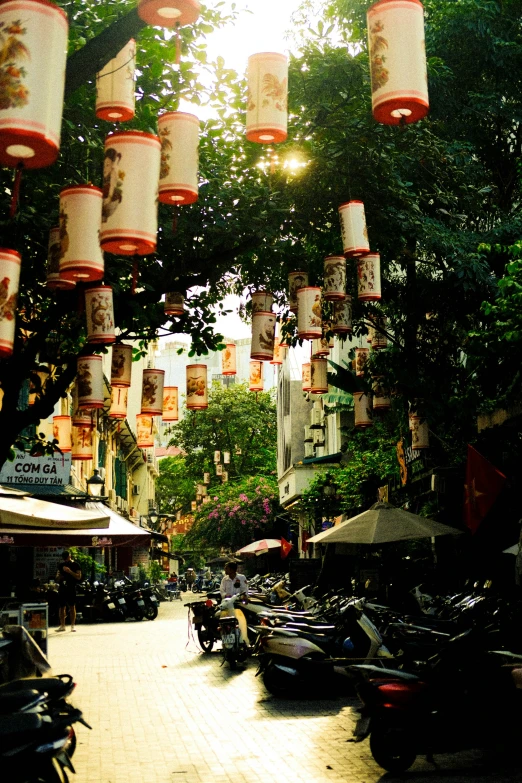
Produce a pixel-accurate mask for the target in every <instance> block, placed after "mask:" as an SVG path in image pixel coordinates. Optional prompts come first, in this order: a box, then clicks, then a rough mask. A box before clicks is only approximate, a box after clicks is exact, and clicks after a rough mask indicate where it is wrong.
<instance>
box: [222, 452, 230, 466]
mask: <svg viewBox="0 0 522 783" xmlns="http://www.w3.org/2000/svg"><path fill="white" fill-rule="evenodd" d="M223 462H224V463H225V465H229V464H230V451H224V452H223Z"/></svg>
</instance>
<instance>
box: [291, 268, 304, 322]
mask: <svg viewBox="0 0 522 783" xmlns="http://www.w3.org/2000/svg"><path fill="white" fill-rule="evenodd" d="M307 286H308V272H289V274H288V306H289V308H290V312H292V313H297V292H298V291H299V289H300V288H306V287H307Z"/></svg>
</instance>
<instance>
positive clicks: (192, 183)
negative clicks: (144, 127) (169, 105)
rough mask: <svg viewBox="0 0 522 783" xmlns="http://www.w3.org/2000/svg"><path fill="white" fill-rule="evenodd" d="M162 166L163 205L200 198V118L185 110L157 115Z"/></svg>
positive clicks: (161, 195) (159, 196) (161, 192)
mask: <svg viewBox="0 0 522 783" xmlns="http://www.w3.org/2000/svg"><path fill="white" fill-rule="evenodd" d="M158 136H159V138H160V142H161V167H160V179H159V195H158V198H159V200H160V201H161V202H163V203H164V204H193V203H194V202H195V201H197V200H198V144H199V119H198V118H197V117H196V116H195V115H194V114H187V113H186V112H183V111H169V112H167V113H166V114H162V115H161V116H160V117H159V118H158Z"/></svg>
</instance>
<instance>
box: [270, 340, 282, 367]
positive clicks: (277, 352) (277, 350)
mask: <svg viewBox="0 0 522 783" xmlns="http://www.w3.org/2000/svg"><path fill="white" fill-rule="evenodd" d="M284 348H285V346H284V345H283V346H282V345H281V338H280V337H276V338H275V340H274V353H273V356H272V358H271V360H270V364H283V351H284Z"/></svg>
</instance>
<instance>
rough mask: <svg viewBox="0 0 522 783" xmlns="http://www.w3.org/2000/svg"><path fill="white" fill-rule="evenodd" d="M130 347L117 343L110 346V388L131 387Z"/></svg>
mask: <svg viewBox="0 0 522 783" xmlns="http://www.w3.org/2000/svg"><path fill="white" fill-rule="evenodd" d="M131 377H132V345H126V344H125V343H118V344H117V345H113V346H112V362H111V386H120V387H122V388H126V387H127V386H130V385H131Z"/></svg>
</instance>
